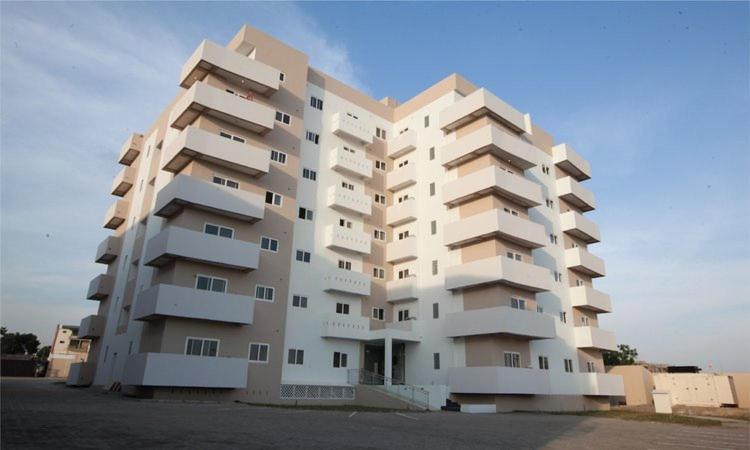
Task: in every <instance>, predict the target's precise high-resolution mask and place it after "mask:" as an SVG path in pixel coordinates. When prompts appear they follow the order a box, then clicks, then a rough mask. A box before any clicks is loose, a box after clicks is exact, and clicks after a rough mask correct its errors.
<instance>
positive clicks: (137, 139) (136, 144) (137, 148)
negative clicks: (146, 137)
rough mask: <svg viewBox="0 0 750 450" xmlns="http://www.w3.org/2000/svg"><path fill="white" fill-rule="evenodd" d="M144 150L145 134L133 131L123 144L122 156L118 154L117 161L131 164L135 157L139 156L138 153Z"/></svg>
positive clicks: (127, 164)
mask: <svg viewBox="0 0 750 450" xmlns="http://www.w3.org/2000/svg"><path fill="white" fill-rule="evenodd" d="M142 151H143V135H142V134H138V133H133V134H131V135H130V137H129V138H128V140H127V141H125V143H124V144H123V145H122V148H121V149H120V156H118V158H117V161H118V162H119V163H120V164H123V165H126V166H129V165H131V164H133V161H135V159H136V158H137V157H138V155H140V154H141V152H142Z"/></svg>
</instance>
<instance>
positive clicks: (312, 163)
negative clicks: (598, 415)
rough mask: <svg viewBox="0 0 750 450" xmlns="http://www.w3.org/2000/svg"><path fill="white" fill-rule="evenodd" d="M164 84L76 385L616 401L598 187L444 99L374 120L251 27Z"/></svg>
mask: <svg viewBox="0 0 750 450" xmlns="http://www.w3.org/2000/svg"><path fill="white" fill-rule="evenodd" d="M179 84H180V86H181V88H182V90H181V91H180V92H179V93H178V95H177V96H176V97H175V99H174V100H173V101H172V102H171V103H170V105H169V106H168V107H167V108H166V109H165V110H164V112H163V113H162V114H161V116H160V117H159V118H158V119H157V120H156V122H155V123H154V124H153V125H152V126H151V128H149V129H148V130H146V131H145V132H144V133H142V134H140V133H136V134H133V135H132V136H130V137H129V138H128V139H127V141H126V142H125V145H124V146H123V148H122V150H121V152H120V156H119V162H120V163H121V164H123V165H124V167H123V169H122V171H121V172H120V173H119V174H118V175H117V177H116V178H115V180H114V183H113V185H112V190H111V192H112V194H114V195H116V196H118V197H119V198H118V199H117V200H116V201H115V202H114V204H113V205H112V207H111V208H110V209H109V211H107V214H106V217H105V220H104V227H105V228H108V229H111V230H113V234H112V235H111V236H109V237H107V238H106V239H105V240H104V241H103V242H102V243H101V245H100V246H99V249H98V251H97V255H96V261H97V262H101V263H103V264H105V265H106V267H107V269H106V272H105V273H104V274H102V275H99V276H97V277H96V278H94V280H92V281H91V284H90V286H89V292H88V298H89V299H91V300H96V301H98V302H99V311H98V313H97V314H96V315H94V316H91V317H88V318H86V319H84V320H85V321H87V323H88V324H89V326H90V327H92V328H94V330H93V331H91V332H90V333H89V335H90V336H91V337H93V338H95V340H94V344H93V351H92V357H91V358H90V361H88V362H87V363H85V364H83V365H81V366H80V367H79V368H78V370H76V376H77V377H78V380H79V381H78V382H77V383H78V384H87V383H93V384H97V385H107V384H110V383H113V382H118V383H121V384H122V386H123V389H124V390H125V391H126V392H131V393H134V394H138V395H148V396H157V397H168V396H176V397H185V396H202V397H206V396H210V397H212V398H239V399H244V400H247V401H253V402H263V403H284V402H293V401H316V402H356V401H361V399H362V398H366V397H367V395H366V394H364V392H365V389H373V388H371V387H362V384H363V383H364V384H370V385H374V386H380V387H382V388H387V389H388V390H389V391H390V394H388V395H389V396H391V397H408V396H414V397H415V400H414V401H415V402H417V400H416V397H419V399H420V400H419V401H420V402H422V403H426V402H427V401H428V400H427V398H428V397H429V402H430V404H431V405H432V406H433V407H436V406H439V405H440V404H443V403H444V402H445V400H446V398H449V397H450V398H452V399H453V400H455V401H458V402H460V403H461V404H462V405H474V406H468V407H465V409H472V408H473V409H475V410H495V409H500V410H503V409H524V408H526V409H582V408H588V409H590V408H605V407H607V405H608V396H610V395H621V394H622V383H621V381H620V379H619V377H615V376H610V375H606V374H605V373H604V366H603V364H602V356H601V353H602V351H604V350H613V349H614V348H615V338H614V335H613V334H612V333H611V332H609V331H605V330H602V329H600V328H599V327H598V321H597V316H598V314H599V313H607V312H610V311H611V305H610V300H609V297H608V296H607V294H605V293H602V292H600V291H597V290H596V289H594V288H593V286H592V280H593V279H594V278H597V277H600V276H603V275H604V263H603V261H602V260H601V259H599V258H597V257H596V256H594V255H593V254H592V253H590V252H589V250H588V245H589V244H593V243H596V242H598V241H599V230H598V227H597V225H596V224H595V223H594V222H592V221H591V220H590V219H588V218H586V216H585V215H584V213H585V212H586V211H590V210H592V209H594V207H595V202H594V196H593V194H592V193H591V192H590V191H589V190H588V189H587V188H586V187H585V186H584V185H583V184H581V182H582V181H584V180H586V179H587V178H589V176H590V174H591V171H590V168H589V164H588V162H587V161H586V160H585V159H584V158H582V157H581V156H580V155H579V154H578V153H576V152H575V151H574V150H573V149H572V148H571V147H570V146H568V145H566V144H556V143H555V141H554V140H553V138H552V137H551V136H550V135H549V134H547V133H546V132H545V131H543V130H542V129H541V128H540V127H539V126H538V125H536V124H535V123H534V122H533V121H532V120H531V117H530V116H529V115H528V114H523V113H521V112H519V111H518V110H516V109H515V108H513V107H512V106H510V105H508V104H507V103H505V102H503V101H502V100H501V99H499V98H498V97H496V96H495V95H493V94H492V93H491V92H489V91H487V90H486V89H481V88H478V87H476V86H474V85H473V84H471V83H470V82H469V81H467V80H465V79H463V78H461V77H460V76H458V75H451V76H449V77H447V78H445V79H444V80H442V81H440V82H438V83H437V84H435V85H434V86H432V87H430V88H428V89H426V90H425V91H423V92H421V93H420V94H418V95H417V96H415V97H414V98H412V99H411V100H409V101H407V102H405V103H402V104H399V103H398V102H396V101H394V100H393V99H390V98H386V99H383V100H381V101H377V100H374V99H372V98H370V97H368V96H367V95H365V94H363V93H361V92H359V91H357V90H355V89H353V88H351V87H349V86H347V85H345V84H343V83H341V82H340V81H337V80H335V79H333V78H331V77H330V76H328V75H326V74H324V73H322V72H320V71H318V70H316V69H314V68H312V67H310V66H309V64H308V58H307V56H306V55H305V54H303V53H301V52H299V51H297V50H295V49H293V48H290V47H289V46H287V45H285V44H283V43H281V42H279V41H278V40H276V39H273V38H271V37H269V36H267V35H265V34H263V33H262V32H260V31H258V30H256V29H253V28H251V27H247V26H246V27H243V28H242V29H241V30H240V32H239V33H238V34H237V35H236V36H235V37H234V38H233V39H232V40H231V42H230V43H229V44H228V45H227V46H226V47H222V46H220V45H218V44H215V43H213V42H210V41H203V42H202V43H201V44H200V45H199V46H198V47H197V49H196V50H195V52H194V53H193V54H192V56H190V58H189V59H188V60H187V62H186V63H185V65H184V66H183V68H182V72H181V76H180V80H179ZM82 326H83V324H82ZM376 389H379V388H376ZM360 392H361V393H362V394H360Z"/></svg>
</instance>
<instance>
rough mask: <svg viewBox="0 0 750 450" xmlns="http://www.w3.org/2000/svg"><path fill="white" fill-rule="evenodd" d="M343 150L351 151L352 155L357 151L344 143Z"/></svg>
mask: <svg viewBox="0 0 750 450" xmlns="http://www.w3.org/2000/svg"><path fill="white" fill-rule="evenodd" d="M344 151H345V152H348V153H351V154H352V155H355V154H356V153H357V151H356V150H354V149H353V148H349V147H347V146H346V145H344Z"/></svg>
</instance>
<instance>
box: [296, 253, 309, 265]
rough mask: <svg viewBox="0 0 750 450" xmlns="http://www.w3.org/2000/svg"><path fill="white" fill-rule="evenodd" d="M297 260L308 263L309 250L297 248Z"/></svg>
mask: <svg viewBox="0 0 750 450" xmlns="http://www.w3.org/2000/svg"><path fill="white" fill-rule="evenodd" d="M297 261H302V262H306V263H309V262H310V252H305V251H302V250H297Z"/></svg>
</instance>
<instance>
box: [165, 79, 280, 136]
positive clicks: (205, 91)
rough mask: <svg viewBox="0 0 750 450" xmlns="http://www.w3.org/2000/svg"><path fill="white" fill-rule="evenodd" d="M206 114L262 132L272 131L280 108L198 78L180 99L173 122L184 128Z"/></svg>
mask: <svg viewBox="0 0 750 450" xmlns="http://www.w3.org/2000/svg"><path fill="white" fill-rule="evenodd" d="M202 114H206V115H208V116H211V117H215V118H217V119H219V120H222V121H224V122H228V123H231V124H233V125H235V126H238V127H240V128H243V129H245V130H248V131H251V132H253V133H258V134H261V135H263V134H266V133H268V132H269V131H271V130H272V129H273V126H274V121H275V120H276V111H274V110H273V109H271V108H269V107H268V106H265V105H263V104H261V103H258V102H257V101H253V100H249V99H247V98H245V97H240V96H238V95H235V94H232V93H229V92H226V91H223V90H221V89H219V88H215V87H213V86H209V85H207V84H205V83H202V82H197V83H194V84H193V86H192V87H191V88H190V89H188V90H187V92H185V93H183V94H182V97H181V98H180V99H179V100H177V103H175V105H174V107H173V108H172V113H171V114H170V115H169V124H170V126H172V127H173V128H177V129H178V130H182V129H183V128H185V127H187V126H188V125H190V124H192V123H193V122H194V121H195V120H196V119H197V118H198V116H200V115H202Z"/></svg>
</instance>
